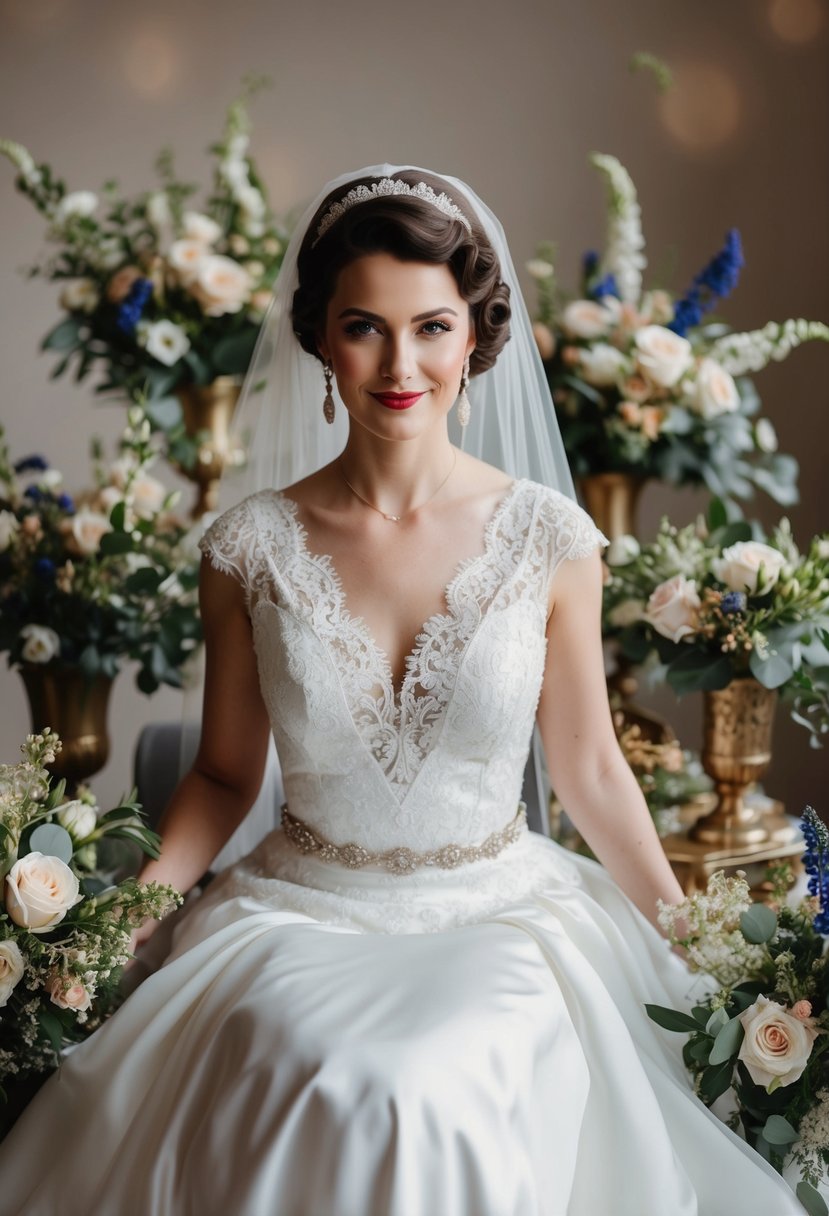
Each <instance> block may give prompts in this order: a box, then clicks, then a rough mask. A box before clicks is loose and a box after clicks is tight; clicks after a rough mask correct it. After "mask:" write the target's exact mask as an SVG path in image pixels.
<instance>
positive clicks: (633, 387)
mask: <svg viewBox="0 0 829 1216" xmlns="http://www.w3.org/2000/svg"><path fill="white" fill-rule="evenodd" d="M652 391H653V390H652V389H651V386H650V385H649V384H648V382H647V380H646V379H645V377H644V376H638V375H636V373H634V374H633V375H632V376H625V378H624V380H622V382H621V384H620V385H619V392H620V393H621V394H622V396H623V397H624V398H626V400H628V401H638V402H639V404H640V405H641V404H642V402H643V401H647V399H648V397H650V395H651V392H652Z"/></svg>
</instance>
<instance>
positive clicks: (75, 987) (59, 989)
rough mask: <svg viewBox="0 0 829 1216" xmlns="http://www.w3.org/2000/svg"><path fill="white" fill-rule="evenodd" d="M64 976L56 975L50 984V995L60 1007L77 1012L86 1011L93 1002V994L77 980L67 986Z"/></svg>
mask: <svg viewBox="0 0 829 1216" xmlns="http://www.w3.org/2000/svg"><path fill="white" fill-rule="evenodd" d="M65 982H66V981H65V980H64V979H63V977H62V976H60V975H56V976H54V978H53V979H52V981H51V982H50V984H49V987H48V991H49V997H50V999H51V1000H52V1002H53V1004H55V1005H57V1006H58V1008H59V1009H72V1010H74V1012H75V1013H84V1012H86V1010H87V1009H88V1008H89V1006H90V1005H91V1004H92V995H91V993H90V992H89V991H88V989H87V988H85V987H84V985H83V984H82V983H81V982H80V980H77V979H76V980H75V982H74V983H70V984H69V986H68V987H65V986H64V985H65Z"/></svg>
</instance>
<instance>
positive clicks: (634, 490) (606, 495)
mask: <svg viewBox="0 0 829 1216" xmlns="http://www.w3.org/2000/svg"><path fill="white" fill-rule="evenodd" d="M647 480H648V479H647V477H643V476H641V475H637V474H635V473H591V474H589V475H588V476H587V477H580V478H579V492H580V494H581V496H582V498H583V499H584V505H585V508H586V509H587V512H588V514H589V515H591V516H592V517H593V521H594V522H595V523H596V525H597V526H598V527H599V528H601V530H602V532H604V534H605V536H606V537H607V539H608V540H616V538H617V537H619V536H635V535H636V512H637V509H638V507H639V498H640V495H641V493H642V490H643V489H644V487H645V482H646V481H647Z"/></svg>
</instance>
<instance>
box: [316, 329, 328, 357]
mask: <svg viewBox="0 0 829 1216" xmlns="http://www.w3.org/2000/svg"><path fill="white" fill-rule="evenodd" d="M317 350H318V351H319V353H320V357H321V359H322V361H323V363H327V362H328V343H327V342H326V341H325V338H324V337H323V335H322V334H320V333H318V334H317Z"/></svg>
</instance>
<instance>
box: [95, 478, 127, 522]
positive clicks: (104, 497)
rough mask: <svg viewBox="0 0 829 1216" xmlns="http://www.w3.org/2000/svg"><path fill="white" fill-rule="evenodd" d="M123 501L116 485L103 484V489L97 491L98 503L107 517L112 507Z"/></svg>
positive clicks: (122, 496)
mask: <svg viewBox="0 0 829 1216" xmlns="http://www.w3.org/2000/svg"><path fill="white" fill-rule="evenodd" d="M123 501H124V495H123V494H122V493H121V491H120V490H119V489H118V487H117V486H104V487H103V489H101V490H99V491H98V503H99V505H100V507H101V510H102V511H103V512H104V513H105V514H106V516H107V518H109V515H110V512H111V511H112V508H113V507H114V506H117V504H118V503H119V502H123Z"/></svg>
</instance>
